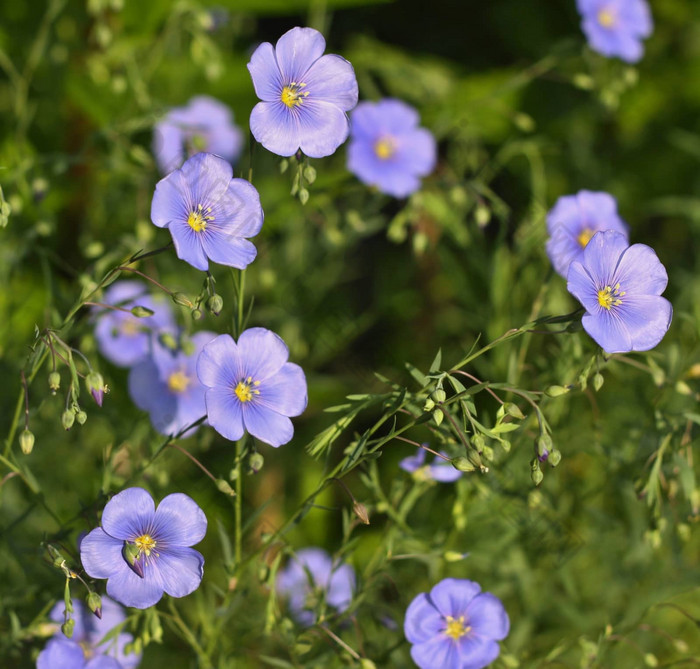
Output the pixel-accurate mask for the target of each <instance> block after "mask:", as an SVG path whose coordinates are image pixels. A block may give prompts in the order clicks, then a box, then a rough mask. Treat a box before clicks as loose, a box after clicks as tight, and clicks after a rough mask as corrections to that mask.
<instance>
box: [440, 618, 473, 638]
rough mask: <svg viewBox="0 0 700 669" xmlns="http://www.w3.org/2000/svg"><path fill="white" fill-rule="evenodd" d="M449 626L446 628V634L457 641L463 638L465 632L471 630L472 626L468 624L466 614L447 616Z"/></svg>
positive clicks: (467, 632)
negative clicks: (456, 616) (455, 616)
mask: <svg viewBox="0 0 700 669" xmlns="http://www.w3.org/2000/svg"><path fill="white" fill-rule="evenodd" d="M446 620H447V627H446V628H445V634H447V636H449V637H452V638H453V639H454V640H455V641H456V640H457V639H461V638H462V637H463V636H464V635H465V634H469V632H471V629H472V628H471V627H469V625H467V624H466V622H465V620H464V616H460V617H459V618H453V617H452V616H447V618H446Z"/></svg>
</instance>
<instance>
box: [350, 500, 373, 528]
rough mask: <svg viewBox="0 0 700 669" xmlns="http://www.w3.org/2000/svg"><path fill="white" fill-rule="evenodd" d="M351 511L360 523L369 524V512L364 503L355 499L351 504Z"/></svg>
mask: <svg viewBox="0 0 700 669" xmlns="http://www.w3.org/2000/svg"><path fill="white" fill-rule="evenodd" d="M352 511H353V513H354V514H355V515H356V516H357V517H358V518H359V519H360V521H361V522H362V523H364V524H365V525H369V513H368V511H367V507H366V506H365V505H364V504H362V503H361V502H358V501H357V500H355V501H354V502H353V504H352Z"/></svg>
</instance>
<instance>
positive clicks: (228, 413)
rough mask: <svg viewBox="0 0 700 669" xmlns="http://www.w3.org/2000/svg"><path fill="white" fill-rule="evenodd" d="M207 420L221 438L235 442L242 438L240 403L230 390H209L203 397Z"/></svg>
mask: <svg viewBox="0 0 700 669" xmlns="http://www.w3.org/2000/svg"><path fill="white" fill-rule="evenodd" d="M205 399H206V404H207V419H208V421H209V425H211V426H212V427H213V428H214V429H215V430H216V431H217V432H218V433H219V434H220V435H221V436H222V437H225V438H226V439H229V440H231V441H237V440H238V439H240V438H241V437H242V436H243V432H244V429H243V416H242V412H241V402H240V400H239V399H238V398H237V397H236V396H235V395H234V394H233V390H232V389H231V388H209V390H207V393H206V395H205Z"/></svg>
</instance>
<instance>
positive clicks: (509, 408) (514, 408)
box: [503, 402, 525, 420]
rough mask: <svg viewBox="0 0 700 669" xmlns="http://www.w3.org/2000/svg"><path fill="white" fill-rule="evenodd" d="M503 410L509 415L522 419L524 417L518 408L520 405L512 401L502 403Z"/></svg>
mask: <svg viewBox="0 0 700 669" xmlns="http://www.w3.org/2000/svg"><path fill="white" fill-rule="evenodd" d="M503 410H504V411H505V413H507V414H508V415H509V416H512V417H513V418H517V419H518V420H523V419H524V418H525V414H524V413H523V412H522V411H521V410H520V407H519V406H518V405H517V404H514V403H513V402H506V403H505V404H504V405H503Z"/></svg>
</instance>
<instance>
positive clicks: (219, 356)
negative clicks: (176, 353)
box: [197, 328, 307, 447]
mask: <svg viewBox="0 0 700 669" xmlns="http://www.w3.org/2000/svg"><path fill="white" fill-rule="evenodd" d="M288 358H289V349H288V348H287V346H286V344H285V343H284V342H283V341H282V339H281V338H280V337H279V336H278V335H276V334H275V333H274V332H271V331H270V330H266V329H265V328H250V329H249V330H246V331H245V332H243V333H241V336H240V337H239V338H238V343H236V342H235V341H234V340H233V338H232V337H231V336H230V335H219V336H218V337H217V338H216V339H214V340H213V341H211V342H209V343H208V344H207V345H206V346H205V347H204V349H203V350H202V353H201V354H200V356H199V360H198V361H197V374H198V375H199V380H200V381H201V382H202V383H203V384H204V385H205V386H206V387H207V392H206V396H205V399H206V404H207V418H208V421H209V424H210V425H211V426H212V427H213V428H214V429H215V430H216V431H217V432H218V433H219V434H220V435H221V436H223V437H226V439H231V440H232V441H236V440H237V439H240V438H241V437H242V436H243V433H244V432H245V431H248V432H250V434H252V435H253V436H254V437H256V438H257V439H260V441H264V442H265V443H267V444H270V446H275V447H277V446H281V445H282V444H286V443H287V442H288V441H289V440H290V439H291V438H292V436H293V435H294V426H293V425H292V421H291V420H289V416H298V415H300V414H301V413H302V412H303V411H304V409H306V403H307V396H306V377H305V376H304V372H303V371H302V369H301V367H299V365H295V364H294V363H293V362H287V359H288Z"/></svg>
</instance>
